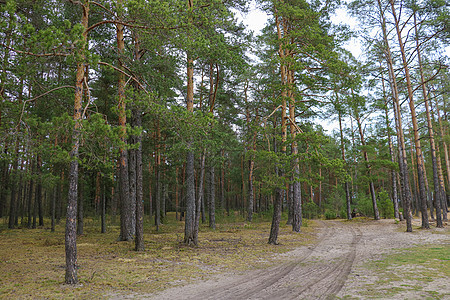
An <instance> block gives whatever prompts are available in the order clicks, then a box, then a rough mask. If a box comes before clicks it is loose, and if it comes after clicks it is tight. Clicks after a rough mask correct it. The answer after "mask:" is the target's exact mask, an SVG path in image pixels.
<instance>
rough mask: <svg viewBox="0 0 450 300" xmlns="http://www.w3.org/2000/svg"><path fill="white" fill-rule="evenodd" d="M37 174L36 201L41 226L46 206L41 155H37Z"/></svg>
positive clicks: (41, 225)
mask: <svg viewBox="0 0 450 300" xmlns="http://www.w3.org/2000/svg"><path fill="white" fill-rule="evenodd" d="M36 170H37V175H38V181H37V186H36V202H37V204H38V215H39V226H40V227H43V226H44V211H43V210H44V208H43V202H42V158H41V156H40V155H38V156H37V166H36Z"/></svg>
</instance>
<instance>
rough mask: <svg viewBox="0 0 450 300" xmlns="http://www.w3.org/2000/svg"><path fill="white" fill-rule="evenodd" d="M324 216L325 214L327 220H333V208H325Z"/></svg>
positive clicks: (334, 213) (335, 215) (335, 216)
mask: <svg viewBox="0 0 450 300" xmlns="http://www.w3.org/2000/svg"><path fill="white" fill-rule="evenodd" d="M324 216H325V219H327V220H333V219H336V218H337V214H336V212H335V211H334V210H328V209H327V210H325V213H324Z"/></svg>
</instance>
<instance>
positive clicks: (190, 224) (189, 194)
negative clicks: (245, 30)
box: [184, 0, 197, 245]
mask: <svg viewBox="0 0 450 300" xmlns="http://www.w3.org/2000/svg"><path fill="white" fill-rule="evenodd" d="M187 6H188V10H192V9H194V1H193V0H188V3H187ZM189 21H190V22H192V20H189ZM186 71H187V72H186V73H187V95H186V109H187V111H188V112H189V113H190V114H192V113H193V112H194V60H193V59H192V57H191V55H190V54H189V53H188V54H187V70H186ZM191 147H193V142H192V140H189V142H188V147H187V148H188V153H187V155H186V221H185V227H184V243H185V244H188V245H192V244H194V245H197V240H196V239H195V212H196V209H195V169H194V150H193V149H191Z"/></svg>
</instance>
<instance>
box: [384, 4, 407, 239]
mask: <svg viewBox="0 0 450 300" xmlns="http://www.w3.org/2000/svg"><path fill="white" fill-rule="evenodd" d="M377 2H378V8H379V12H380V17H381V25H382V26H381V27H382V32H383V41H384V46H385V53H386V63H387V66H388V74H389V78H390V83H391V91H392V98H393V108H394V119H395V125H396V129H397V130H396V131H397V145H398V150H399V151H398V152H399V154H398V155H399V159H398V164H399V170H400V185H401V188H402V205H403V213H404V218H405V220H406V231H407V232H411V231H412V215H411V190H410V188H409V174H408V164H407V160H406V147H405V136H404V133H403V126H402V118H401V112H400V101H399V96H398V89H397V81H396V76H395V71H394V64H393V61H392V55H391V51H390V47H389V40H388V37H387V31H386V20H385V17H384V8H383V6H382V4H381V1H380V0H378V1H377ZM400 217H401V216H400Z"/></svg>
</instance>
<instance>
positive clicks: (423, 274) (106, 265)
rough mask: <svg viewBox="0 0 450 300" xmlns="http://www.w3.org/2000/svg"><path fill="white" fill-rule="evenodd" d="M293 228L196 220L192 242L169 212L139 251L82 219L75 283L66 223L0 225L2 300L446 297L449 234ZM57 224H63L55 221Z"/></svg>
mask: <svg viewBox="0 0 450 300" xmlns="http://www.w3.org/2000/svg"><path fill="white" fill-rule="evenodd" d="M305 221H306V222H305V223H306V225H307V226H306V227H303V228H302V233H300V234H296V233H293V232H292V231H291V228H290V226H287V225H283V226H282V227H281V230H280V236H279V242H280V245H277V246H273V245H268V244H267V239H268V234H269V230H270V222H268V221H267V217H266V218H265V219H263V218H261V219H259V220H258V218H256V220H255V222H253V223H246V222H243V221H242V220H241V219H240V218H239V217H235V219H228V220H225V219H224V220H222V222H220V220H219V224H218V226H217V229H216V230H215V231H212V230H210V229H208V227H207V226H206V225H203V226H202V231H201V233H200V235H199V241H200V245H199V246H198V247H186V246H184V245H183V244H182V243H181V241H182V237H183V223H181V222H176V221H175V219H174V217H173V216H170V215H169V218H168V221H167V224H165V225H163V226H161V230H160V232H155V231H154V229H153V227H150V226H148V227H146V228H145V241H146V251H144V252H135V251H133V243H131V242H130V243H128V242H117V241H116V239H117V236H118V233H119V231H118V227H117V226H109V227H108V233H106V234H100V233H98V231H99V222H98V221H94V220H90V221H89V220H86V224H85V225H86V226H85V234H84V235H82V236H80V237H79V238H78V263H79V269H78V275H79V279H80V284H79V285H77V286H74V287H73V286H67V285H65V284H63V281H64V228H63V227H64V226H63V224H61V225H59V226H57V228H56V232H54V233H52V232H50V230H49V229H48V228H45V227H44V228H38V229H33V230H31V229H25V228H22V229H20V228H19V229H15V230H8V229H6V228H5V223H4V222H3V224H0V237H1V238H0V274H1V276H0V298H2V299H25V298H33V299H44V298H45V299H60V298H67V299H71V298H77V299H92V298H96V299H98V298H107V299H133V298H135V299H321V298H322V299H329V298H331V299H334V298H338V299H367V298H378V299H379V298H384V299H404V298H413V299H417V298H424V299H427V298H428V299H446V298H448V297H450V287H449V285H448V278H450V264H449V262H448V260H449V258H450V235H449V229H448V226H447V227H446V228H444V229H438V228H432V229H430V230H421V229H419V226H420V224H419V223H418V221H419V220H417V221H416V222H415V224H414V225H415V226H414V232H413V233H406V232H404V230H405V224H404V223H399V222H397V221H395V220H381V221H373V220H368V219H356V220H353V221H351V222H348V221H343V220H334V221H328V220H314V221H311V220H305ZM61 223H62V222H61Z"/></svg>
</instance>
